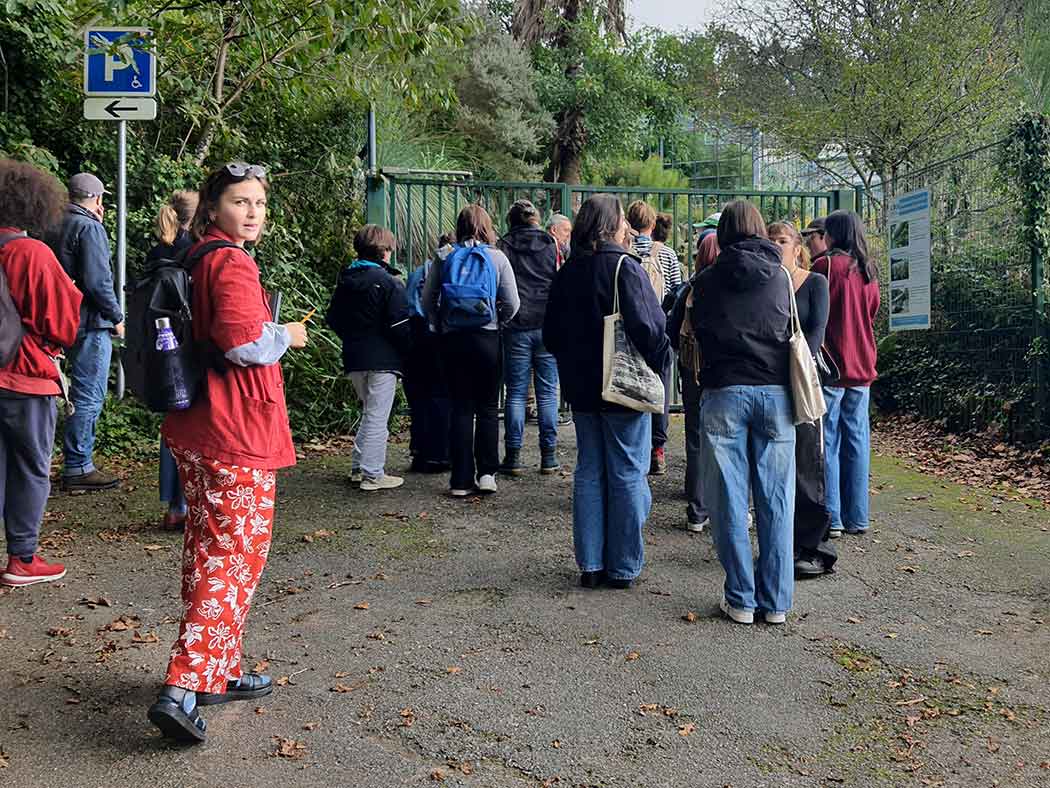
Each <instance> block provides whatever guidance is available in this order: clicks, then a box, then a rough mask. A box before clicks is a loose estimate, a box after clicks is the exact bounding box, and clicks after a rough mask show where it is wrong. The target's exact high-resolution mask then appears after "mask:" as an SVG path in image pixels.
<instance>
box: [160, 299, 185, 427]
mask: <svg viewBox="0 0 1050 788" xmlns="http://www.w3.org/2000/svg"><path fill="white" fill-rule="evenodd" d="M156 327H157V351H158V355H159V357H160V358H161V359H162V362H161V380H160V384H161V386H162V387H163V389H164V392H165V395H166V396H165V399H166V405H167V407H166V408H165V410H169V411H170V410H186V408H188V407H189V406H190V404H191V398H190V393H189V391H188V389H187V387H186V376H185V375H184V374H183V369H182V358H181V357H180V355H179V353H177V352H176V351H178V349H179V341H178V340H177V339H176V338H175V332H174V331H172V330H171V320H169V319H168V318H166V317H158V318H157V320H156Z"/></svg>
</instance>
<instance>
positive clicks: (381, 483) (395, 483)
mask: <svg viewBox="0 0 1050 788" xmlns="http://www.w3.org/2000/svg"><path fill="white" fill-rule="evenodd" d="M404 483H405V480H404V479H402V478H401V477H400V476H387V475H386V474H385V473H384V474H383V475H382V476H379V477H377V478H371V477H365V478H363V479H362V480H361V489H362V490H364V491H365V492H375V491H376V490H393V489H394V488H395V487H400V486H401V485H402V484H404Z"/></svg>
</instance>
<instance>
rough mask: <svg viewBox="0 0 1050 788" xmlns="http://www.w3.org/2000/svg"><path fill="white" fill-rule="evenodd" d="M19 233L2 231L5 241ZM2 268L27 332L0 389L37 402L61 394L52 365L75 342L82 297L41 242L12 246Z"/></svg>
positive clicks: (0, 258) (0, 253) (2, 256)
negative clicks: (9, 236) (31, 397)
mask: <svg viewBox="0 0 1050 788" xmlns="http://www.w3.org/2000/svg"><path fill="white" fill-rule="evenodd" d="M17 232H20V230H17V229H15V228H14V227H0V235H8V234H10V233H17ZM0 264H2V265H3V266H4V273H5V274H7V283H8V286H9V287H10V288H11V300H12V301H13V302H14V305H15V309H17V310H18V314H19V315H21V316H22V325H23V326H24V327H25V336H24V337H23V338H22V345H21V347H20V348H19V349H18V354H17V355H16V356H15V358H14V360H13V361H12V362H11V363H10V364H8V365H7V366H6V367H3V368H0V389H6V390H7V391H16V392H18V393H19V394H32V395H36V396H54V395H55V394H61V393H62V390H61V388H60V386H59V384H58V369H57V368H56V367H55V362H54V360H53V359H54V357H55V356H57V355H58V354H59V353H61V352H62V349H63V348H68V347H72V346H73V343H74V342H76V339H77V327H78V326H79V325H80V302H81V300H82V299H83V296H82V295H81V293H80V291H79V290H77V287H76V285H75V284H73V280H72V279H70V278H69V276H68V275H67V274H66V272H65V271H64V270H63V269H62V266H61V264H60V263H59V262H58V259H57V258H56V257H55V253H54V252H52V251H51V248H50V247H49V246H48V245H47V244H45V243H41V242H40V241H36V240H33V239H32V238H17V239H15V240H13V241H9V242H8V243H7V244H6V245H5V246H4V248H3V250H0Z"/></svg>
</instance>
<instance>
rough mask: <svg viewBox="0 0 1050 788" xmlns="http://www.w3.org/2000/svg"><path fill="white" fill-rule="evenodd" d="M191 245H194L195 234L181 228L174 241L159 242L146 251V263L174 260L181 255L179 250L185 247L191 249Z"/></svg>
mask: <svg viewBox="0 0 1050 788" xmlns="http://www.w3.org/2000/svg"><path fill="white" fill-rule="evenodd" d="M191 246H193V236H192V235H190V234H189V233H188V232H186V231H185V230H183V229H182V228H179V231H178V233H176V234H175V240H174V242H172V243H170V244H166V243H159V244H157V245H156V246H154V247H153V248H152V249H150V250H149V252H147V253H146V265H150V264H151V263H155V262H157V261H158V260H174V259H175V258H176V257H178V256H179V252H181V251H182V250H183V249H189V248H190V247H191Z"/></svg>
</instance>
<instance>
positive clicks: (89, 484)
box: [62, 468, 120, 492]
mask: <svg viewBox="0 0 1050 788" xmlns="http://www.w3.org/2000/svg"><path fill="white" fill-rule="evenodd" d="M119 484H120V479H118V478H117V477H116V476H113V475H112V474H109V473H103V472H102V471H100V470H99V469H98V468H96V469H95V470H93V471H91V473H81V474H77V475H76V476H63V477H62V491H63V492H97V491H98V490H112V489H113V488H114V487H116V486H117V485H119Z"/></svg>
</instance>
